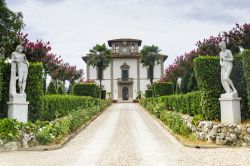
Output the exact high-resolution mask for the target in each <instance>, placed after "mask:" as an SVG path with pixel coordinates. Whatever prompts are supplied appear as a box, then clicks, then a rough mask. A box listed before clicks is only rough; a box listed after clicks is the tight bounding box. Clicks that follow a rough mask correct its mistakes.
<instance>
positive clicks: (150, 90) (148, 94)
mask: <svg viewBox="0 0 250 166" xmlns="http://www.w3.org/2000/svg"><path fill="white" fill-rule="evenodd" d="M145 97H146V98H150V97H153V91H152V89H147V90H145Z"/></svg>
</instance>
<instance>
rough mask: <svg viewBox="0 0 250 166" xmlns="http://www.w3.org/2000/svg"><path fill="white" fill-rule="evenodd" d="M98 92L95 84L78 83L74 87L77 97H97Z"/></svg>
mask: <svg viewBox="0 0 250 166" xmlns="http://www.w3.org/2000/svg"><path fill="white" fill-rule="evenodd" d="M96 91H97V86H96V84H95V83H78V84H75V85H74V86H73V94H74V95H76V96H91V97H96Z"/></svg>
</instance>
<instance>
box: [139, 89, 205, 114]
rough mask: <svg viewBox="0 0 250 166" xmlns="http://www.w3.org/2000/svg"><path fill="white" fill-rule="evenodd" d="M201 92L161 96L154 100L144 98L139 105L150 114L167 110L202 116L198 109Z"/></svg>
mask: <svg viewBox="0 0 250 166" xmlns="http://www.w3.org/2000/svg"><path fill="white" fill-rule="evenodd" d="M200 98H201V92H199V91H197V92H191V93H187V94H179V95H169V96H161V97H156V98H144V99H141V100H140V104H141V105H142V106H144V107H145V108H146V109H147V110H149V111H151V112H152V113H154V112H155V113H157V112H159V113H160V112H161V111H162V110H165V109H167V110H169V111H175V112H181V113H185V114H189V115H192V116H193V115H196V114H202V112H201V111H202V110H201V108H200V103H201V99H200Z"/></svg>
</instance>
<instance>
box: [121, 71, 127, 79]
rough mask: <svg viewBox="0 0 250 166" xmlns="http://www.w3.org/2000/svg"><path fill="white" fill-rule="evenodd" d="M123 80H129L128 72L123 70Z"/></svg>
mask: <svg viewBox="0 0 250 166" xmlns="http://www.w3.org/2000/svg"><path fill="white" fill-rule="evenodd" d="M122 79H128V70H122Z"/></svg>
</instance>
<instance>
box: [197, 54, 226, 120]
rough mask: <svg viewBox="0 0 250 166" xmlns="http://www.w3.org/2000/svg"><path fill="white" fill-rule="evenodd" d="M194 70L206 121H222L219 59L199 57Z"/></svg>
mask: <svg viewBox="0 0 250 166" xmlns="http://www.w3.org/2000/svg"><path fill="white" fill-rule="evenodd" d="M194 69H195V74H196V79H197V82H198V86H199V89H200V90H201V92H202V93H201V109H202V112H203V113H204V116H205V119H208V120H212V119H220V107H219V100H218V99H219V97H220V94H221V93H222V85H221V80H220V64H219V58H218V57H209V56H207V57H199V58H196V59H195V60H194Z"/></svg>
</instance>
